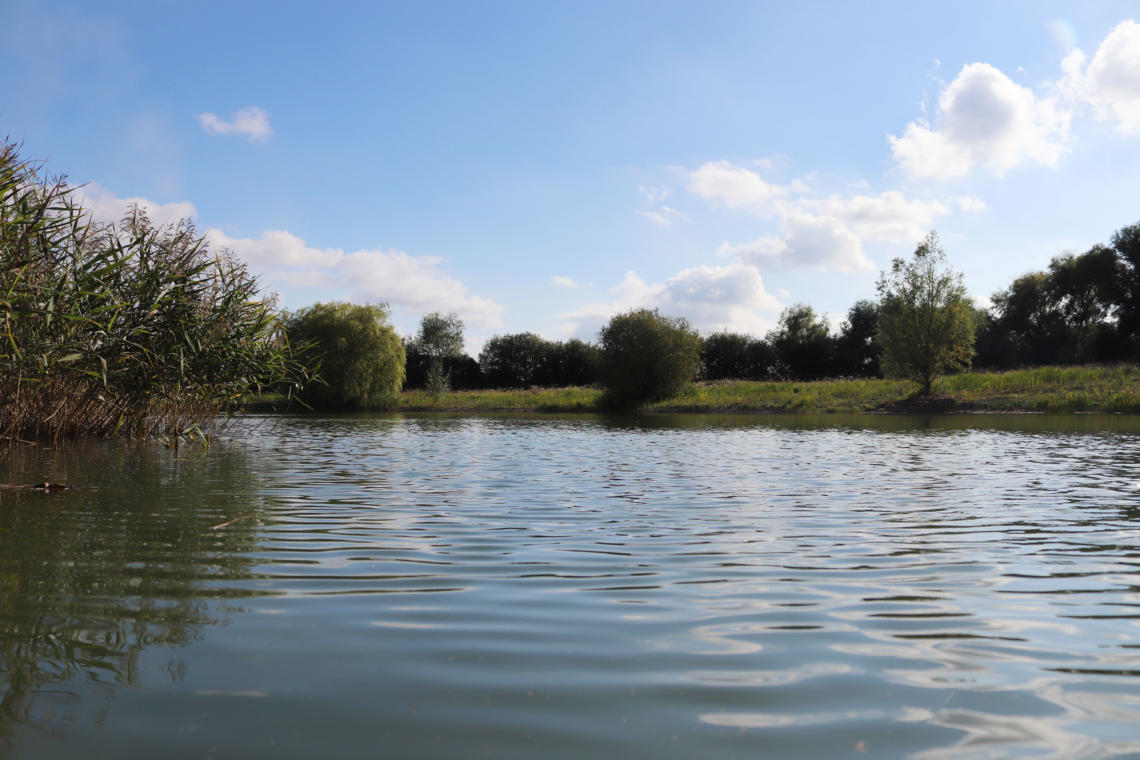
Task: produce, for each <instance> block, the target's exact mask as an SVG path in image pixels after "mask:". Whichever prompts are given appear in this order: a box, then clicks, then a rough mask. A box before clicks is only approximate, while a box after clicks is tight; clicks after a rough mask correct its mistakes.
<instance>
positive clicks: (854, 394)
mask: <svg viewBox="0 0 1140 760" xmlns="http://www.w3.org/2000/svg"><path fill="white" fill-rule="evenodd" d="M914 393H915V385H914V383H909V382H906V381H902V380H823V381H819V382H801V383H797V382H761V383H756V382H744V381H736V382H720V383H698V384H696V385H693V386H691V387H689V388H688V389H687V390H685V391H683V392H682V393H680V394H679V395H677V396H675V397H674V398H671V399H667V400H665V401H661V402H658V403H656V404H652V405H650V406H649V407H647V410H648V411H654V412H773V413H779V412H807V413H829V412H871V411H897V412H969V411H976V412H1054V413H1056V412H1124V413H1129V414H1137V413H1140V367H1137V366H1132V365H1122V366H1116V367H1089V366H1086V367H1040V368H1036V369H1026V370H1014V371H1011V372H970V373H966V374H961V375H954V376H951V377H945V378H942V379H940V380H939V381H937V382H936V383H935V385H934V395H933V397H931V398H929V399H919V398H915V397H914ZM601 395H602V394H601V391H599V390H596V389H594V388H551V389H541V390H520V391H501V390H499V391H457V392H452V393H445V394H443V395H441V396H439V397H438V398H432V397H431V396H429V395H428V394H427V393H424V392H422V391H406V392H404V393H403V394H402V396H401V398H400V405H399V407H398V408H399V409H400V410H401V411H475V412H478V411H486V412H490V411H538V412H581V411H597V409H598V402H599V400H600V399H601Z"/></svg>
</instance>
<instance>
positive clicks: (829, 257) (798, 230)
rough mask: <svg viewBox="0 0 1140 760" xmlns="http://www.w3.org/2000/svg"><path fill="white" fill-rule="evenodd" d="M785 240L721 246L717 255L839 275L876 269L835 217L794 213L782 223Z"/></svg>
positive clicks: (766, 264) (763, 240)
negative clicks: (834, 272) (833, 272)
mask: <svg viewBox="0 0 1140 760" xmlns="http://www.w3.org/2000/svg"><path fill="white" fill-rule="evenodd" d="M782 225H783V228H784V235H783V236H782V237H760V238H757V239H756V240H753V241H752V242H749V243H739V244H731V243H728V242H727V241H726V242H724V243H721V246H720V248H719V249H718V250H717V255H719V256H721V257H723V258H731V259H736V260H738V261H741V262H745V263H748V264H752V265H757V266H770V267H778V268H788V269H793V268H804V267H812V268H816V269H825V270H826V269H834V270H838V271H840V272H853V271H858V270H867V269H874V268H875V265H874V263H873V262H872V261H871V260H870V259H869V258H867V255H866V254H865V253H863V244H862V242H860V240H859V237H858V236H857V235H856V234H855V233H854V232H852V231H851V230H850V229H849V228H848V227H847V225H845V224H844V223H843V222H842V221H841V220H839V219H836V218H835V217H832V216H817V215H815V214H809V213H802V212H793V213H790V214H788V215H787V216H785V217H784V218H783V220H782Z"/></svg>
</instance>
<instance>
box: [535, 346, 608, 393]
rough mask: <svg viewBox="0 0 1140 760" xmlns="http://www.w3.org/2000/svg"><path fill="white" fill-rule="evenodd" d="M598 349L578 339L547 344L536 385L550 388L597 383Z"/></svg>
mask: <svg viewBox="0 0 1140 760" xmlns="http://www.w3.org/2000/svg"><path fill="white" fill-rule="evenodd" d="M599 361H600V355H599V352H598V347H597V346H595V345H594V344H592V343H587V342H586V341H584V340H579V339H578V338H571V339H570V340H567V341H559V342H556V343H547V352H546V358H545V360H544V361H543V364H542V368H541V371H540V373H539V379H538V381H537V382H538V384H539V385H544V386H547V387H552V388H566V387H569V386H575V385H592V384H593V383H596V382H597V381H598V362H599Z"/></svg>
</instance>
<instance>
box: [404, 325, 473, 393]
mask: <svg viewBox="0 0 1140 760" xmlns="http://www.w3.org/2000/svg"><path fill="white" fill-rule="evenodd" d="M409 349H411V350H412V351H415V352H416V353H417V354H419V355H421V356H423V357H425V358H426V360H427V374H426V380H425V383H424V385H425V387H426V388H427V391H428V393H430V394H432V395H433V396H438V395H439V394H441V393H446V392H447V391H449V390H451V374H450V373H449V372H448V371H447V364H448V362H449V361H450V360H454V359H457V358H458V357H460V356H462V355H463V320H461V319H460V318H459V316H458V315H457V314H455V313H451V314H442V313H440V312H438V311H433V312H432V313H431V314H425V315H424V317H423V319H421V320H420V331H419V332H418V333H416V337H415V338H413V339H412V341H411V344H410V345H409Z"/></svg>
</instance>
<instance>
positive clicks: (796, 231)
mask: <svg viewBox="0 0 1140 760" xmlns="http://www.w3.org/2000/svg"><path fill="white" fill-rule="evenodd" d="M868 186H869V185H868V183H860V184H858V185H857V186H856V187H857V189H859V190H863V189H866V188H867V187H868ZM690 189H691V190H692V191H693V192H694V193H696V194H697V195H700V196H701V197H703V198H705V199H706V200H708V201H709V202H711V203H719V204H723V205H726V206H732V207H734V208H740V209H742V210H744V211H747V212H749V213H753V214H756V215H757V216H762V217H765V216H768V217H770V216H775V217H776V218H777V219H778V221H779V224H780V228H781V234H780V235H779V236H762V237H758V238H756V239H755V240H752V241H751V242H746V243H729V242H725V243H723V244H722V245H721V246H720V249H719V254H720V256H721V257H722V258H732V259H736V260H738V261H742V262H746V263H749V264H753V265H757V266H765V267H780V268H795V267H814V268H817V269H825V270H826V269H831V270H839V271H844V272H849V271H857V270H865V269H872V268H874V264H872V262H871V260H870V259H869V258H868V257H867V256H866V254H865V253H864V251H863V244H864V243H865V242H872V243H900V242H902V243H910V242H914V241H916V240H920V239H921V238H922V237H923V236H924V235H925V234H926V233H927V232H928V231H929V230H930V229H931V227H933V226H934V222H935V220H936V219H937V218H938V217H940V216H943V215H946V214H949V213H951V211H952V210H954V208H955V205H956V206H957V208H958V210H966V209H967V207H969V210H980V208H984V204H983V203H982V202H981V201H980V200H977V199H973V200H972V201H963V202H961V203H957V204H955V202H954V200H953V199H950V200H939V199H931V198H927V199H919V198H908V197H907V196H905V195H903V194H902V193H901V192H899V191H897V190H889V191H887V192H883V193H880V194H879V195H872V194H868V193H859V192H855V193H854V194H851V195H839V194H832V195H830V196H826V197H818V196H813V195H811V189H810V188H809V187H808V186H807V185H805V184H804V183H802V182H793V183H790V184H788V185H772V184H769V183H767V182H765V181H764V180H763V179H761V178H760V177H759V175H757V174H755V173H754V172H752V171H751V170H750V169H746V168H743V167H739V166H735V165H733V164H731V163H729V162H727V161H716V162H710V163H706V164H704V165H703V166H701V167H700V168H699V169H697V170H695V171H693V172H691V174H690Z"/></svg>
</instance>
